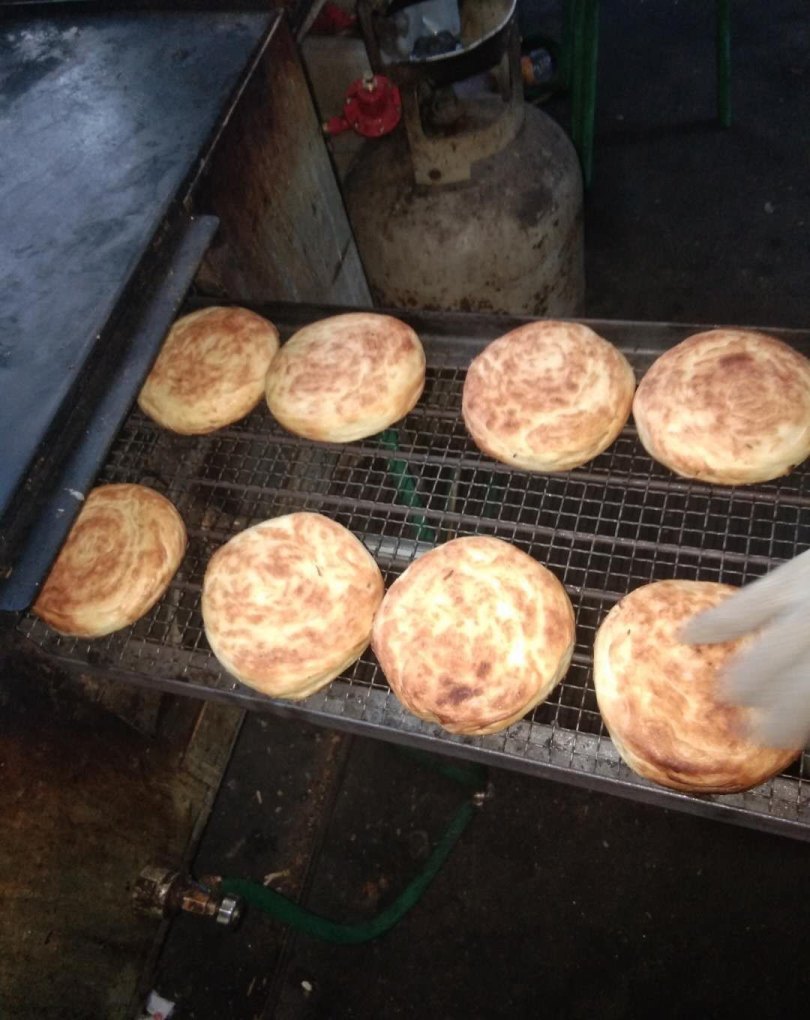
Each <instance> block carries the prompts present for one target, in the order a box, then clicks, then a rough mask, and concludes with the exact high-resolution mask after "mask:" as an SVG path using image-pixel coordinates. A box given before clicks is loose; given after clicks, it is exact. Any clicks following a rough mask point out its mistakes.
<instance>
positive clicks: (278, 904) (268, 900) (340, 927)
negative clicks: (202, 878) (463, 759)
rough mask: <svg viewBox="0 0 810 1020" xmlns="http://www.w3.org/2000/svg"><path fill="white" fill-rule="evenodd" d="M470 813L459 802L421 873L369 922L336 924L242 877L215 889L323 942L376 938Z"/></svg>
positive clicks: (429, 876)
mask: <svg viewBox="0 0 810 1020" xmlns="http://www.w3.org/2000/svg"><path fill="white" fill-rule="evenodd" d="M474 812H475V807H474V805H473V803H472V801H471V800H468V801H467V802H466V803H465V804H462V805H461V808H460V809H459V810H458V812H457V813H456V815H455V817H454V818H453V820H452V822H451V823H450V825H449V826H448V828H447V829H446V831H445V833H444V835H443V836H442V838H441V839H440V840H439V842H438V843H437V844H436V846H435V847H434V849H433V852H432V853H431V855H430V857H429V858H428V860H427V864H426V865H425V867H424V869H423V870H422V872H421V874H419V875H417V877H416V878H415V879H414V880H413V881H412V882H411V883H410V884H409V885H407V886H406V887H405V889H404V890H403V891H402V892H401V893H400V894H399V896H397V898H396V899H395V900H394V902H393V903H392V904H391V906H390V907H387V908H386V909H385V910H383V911H382V912H381V913H379V914H377V916H376V917H372V918H371V920H369V921H359V922H358V923H356V924H339V923H338V922H337V921H330V920H329V919H328V918H326V917H321V915H320V914H315V913H313V911H311V910H307V909H306V908H305V907H299V906H298V904H297V903H293V901H292V900H288V899H287V897H286V896H282V895H281V893H277V892H274V891H273V890H272V889H268V888H266V887H265V886H263V885H259V884H258V883H257V882H249V881H247V880H246V879H243V878H223V879H222V882H221V883H220V886H219V888H220V889H221V891H222V892H224V893H230V894H231V895H236V896H241V897H243V899H244V900H246V902H248V903H250V904H252V906H254V907H258V909H259V910H263V911H264V912H265V913H266V914H270V915H271V916H272V917H275V918H276V920H278V921H281V922H282V923H283V924H289V925H291V926H292V927H293V928H297V929H298V931H303V932H305V933H306V934H307V935H312V936H314V937H315V938H317V939H321V940H322V941H324V942H334V943H336V944H337V945H342V946H357V945H360V944H361V943H363V942H370V941H371V940H372V939H376V938H379V937H380V935H384V934H385V933H386V932H387V931H390V930H391V928H393V927H394V925H396V924H397V923H398V922H399V921H401V920H402V918H403V917H404V916H405V915H406V914H407V913H408V911H409V910H410V909H411V908H412V907H413V906H415V905H416V904H417V903H418V902H419V900H420V899H421V897H422V895H423V893H424V892H425V890H426V889H427V887H428V886H429V885H430V883H431V882H432V881H433V879H434V878H435V877H436V875H437V874H438V873H439V871H440V869H441V867H442V865H443V864H444V862H445V861H446V860H447V858H448V856H449V854H450V851H451V850H452V849H453V847H454V846H455V845H456V843H457V842H458V839H459V837H460V836H461V834H462V833H463V832H464V830H465V829H466V828H467V826H468V824H469V822H470V819H471V818H472V816H473V813H474Z"/></svg>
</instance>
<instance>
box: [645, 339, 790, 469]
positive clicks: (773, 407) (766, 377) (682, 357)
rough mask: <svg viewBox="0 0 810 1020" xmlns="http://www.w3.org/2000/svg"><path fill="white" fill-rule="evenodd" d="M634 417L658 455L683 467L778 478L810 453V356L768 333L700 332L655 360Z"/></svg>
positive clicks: (670, 464)
mask: <svg viewBox="0 0 810 1020" xmlns="http://www.w3.org/2000/svg"><path fill="white" fill-rule="evenodd" d="M633 417H634V418H635V421H636V426H637V427H638V434H639V438H640V439H641V442H642V443H643V444H644V448H645V449H646V450H647V452H648V453H649V454H650V456H651V457H653V458H654V459H655V460H658V461H660V462H661V463H662V464H665V465H666V466H667V467H668V468H669V469H670V470H671V471H674V472H675V473H676V474H679V475H683V476H685V477H686V478H698V479H700V480H701V481H704V482H714V483H716V484H719V485H742V484H747V483H753V482H765V481H768V480H769V479H771V478H778V477H780V476H781V475H785V474H787V473H788V472H789V471H791V470H792V469H793V468H794V467H796V465H798V464H801V463H802V461H803V460H805V459H806V458H807V457H808V455H810V361H808V359H807V358H805V357H803V356H802V355H801V354H799V353H798V351H794V350H793V348H792V347H788V345H787V344H784V343H782V341H781V340H776V339H775V338H774V337H771V336H766V335H765V334H764V333H755V332H752V331H750V330H742V329H712V330H709V331H707V332H705V333H697V334H695V335H694V336H691V337H689V338H688V339H687V340H684V341H683V342H682V343H680V344H678V345H677V347H673V348H672V349H671V350H669V351H667V352H666V353H665V354H662V355H661V357H660V358H658V360H657V361H655V362H654V364H653V365H652V367H651V368H650V370H649V371H648V372H647V374H646V375H645V376H644V378H643V379H642V380H641V383H640V384H639V387H638V391H637V392H636V397H635V401H634V403H633Z"/></svg>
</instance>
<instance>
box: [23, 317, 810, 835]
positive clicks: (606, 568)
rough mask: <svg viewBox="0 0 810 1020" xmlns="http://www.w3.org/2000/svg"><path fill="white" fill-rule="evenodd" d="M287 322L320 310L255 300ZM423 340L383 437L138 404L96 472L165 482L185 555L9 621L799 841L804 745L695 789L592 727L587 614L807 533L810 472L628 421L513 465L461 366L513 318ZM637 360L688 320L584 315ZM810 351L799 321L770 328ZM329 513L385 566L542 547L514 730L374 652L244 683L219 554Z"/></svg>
mask: <svg viewBox="0 0 810 1020" xmlns="http://www.w3.org/2000/svg"><path fill="white" fill-rule="evenodd" d="M256 310H257V311H259V312H261V313H262V314H265V315H267V316H268V317H269V318H271V319H273V320H274V321H275V322H277V323H278V325H279V327H280V328H281V330H282V335H288V334H289V333H290V332H291V331H292V330H293V329H294V328H296V327H297V326H298V325H300V324H301V323H302V322H306V321H313V320H314V319H316V318H318V317H320V316H322V315H325V314H328V312H329V311H330V310H329V309H322V308H312V307H306V306H286V307H285V306H268V307H264V308H262V307H257V309H256ZM404 317H405V318H407V319H408V321H410V322H412V324H413V325H414V327H415V328H416V329H417V330H418V332H419V333H420V336H421V337H422V338H423V341H424V343H425V348H426V351H427V358H428V374H427V385H426V388H425V393H424V396H423V398H422V399H421V400H420V402H419V404H418V406H417V407H416V408H415V409H414V411H412V412H411V414H409V415H408V417H407V418H406V419H404V421H402V422H401V423H399V424H398V425H397V426H396V427H395V428H394V429H390V430H388V431H387V432H386V433H383V434H382V435H381V436H378V437H374V438H371V439H367V440H364V441H362V442H358V443H353V444H349V445H328V444H320V443H312V442H307V441H303V440H299V439H297V438H295V437H293V436H291V435H289V434H287V433H285V432H283V431H282V430H281V429H280V428H279V427H278V426H277V425H276V424H275V423H274V422H273V421H272V419H271V418H270V416H269V414H268V412H267V410H266V408H265V407H264V406H260V407H259V408H257V410H256V411H255V412H254V413H253V414H251V415H250V416H249V417H248V418H246V419H245V420H244V421H242V422H241V423H239V424H237V425H235V426H233V427H231V428H228V429H225V430H223V431H220V432H217V433H215V434H213V435H210V436H204V437H197V438H189V437H182V436H176V435H173V434H171V433H169V432H166V431H164V430H163V429H161V428H159V427H157V426H156V425H154V424H152V423H151V422H150V421H148V420H147V419H145V418H144V417H143V416H142V415H141V414H140V413H138V412H137V411H134V412H133V413H132V414H131V416H130V417H129V419H128V421H127V422H126V424H125V426H124V428H123V430H122V432H121V434H120V436H119V438H118V440H117V441H116V443H115V446H114V447H113V449H112V451H111V454H110V456H109V458H108V461H107V463H106V466H105V468H104V470H103V474H102V477H101V481H104V482H121V481H130V482H141V483H144V484H146V485H151V486H153V487H155V488H157V489H159V490H160V491H162V492H164V493H165V494H166V495H167V496H168V497H169V498H170V499H172V500H173V502H174V503H175V504H176V506H177V507H178V509H179V510H180V512H181V513H182V515H183V517H184V519H185V521H186V524H187V526H188V529H189V536H190V544H189V550H188V554H187V556H186V558H185V560H184V562H183V565H182V567H181V569H180V572H179V573H178V575H177V577H176V578H175V580H174V581H173V583H172V585H171V588H170V590H169V592H168V593H167V595H166V596H165V597H164V598H163V600H162V601H161V602H160V603H159V604H158V605H157V606H156V607H155V608H154V609H153V610H152V611H151V612H150V613H149V614H148V615H147V616H146V617H145V618H144V619H142V620H140V621H139V622H138V623H136V624H135V625H134V626H132V627H130V628H128V629H127V630H125V631H121V632H119V633H117V634H114V635H111V636H110V637H108V638H104V639H101V640H98V641H93V642H86V641H78V640H75V639H67V638H62V637H59V636H58V635H56V634H54V632H53V631H51V630H50V629H49V628H48V627H46V626H45V625H44V624H42V623H41V622H39V621H37V620H36V618H34V617H33V616H25V617H22V618H21V619H20V623H19V629H20V631H21V632H22V634H23V635H25V637H26V638H28V639H29V640H30V641H32V642H35V643H36V645H37V646H39V648H41V649H43V650H45V651H46V652H48V653H49V654H50V655H52V656H53V657H55V658H56V659H58V660H59V661H60V662H61V663H62V664H63V665H65V666H67V667H70V668H72V669H75V670H80V671H83V672H88V671H91V672H92V671H98V672H101V673H103V674H105V675H106V676H108V677H115V678H121V679H124V680H129V681H134V682H136V683H139V684H144V685H147V686H154V687H158V688H162V689H164V690H168V691H173V692H178V693H185V694H189V695H194V696H200V697H207V698H216V699H219V700H223V701H229V702H234V703H237V704H239V705H242V706H244V707H247V708H250V709H256V710H264V711H272V712H276V713H278V714H281V715H285V716H288V717H298V718H302V719H307V720H310V721H312V722H316V723H320V724H323V725H327V726H333V727H336V728H339V729H343V730H349V731H352V732H355V733H361V734H365V735H368V736H375V737H380V738H383V739H387V740H392V741H396V742H399V743H407V744H414V745H420V746H422V747H426V748H428V749H431V750H434V751H437V752H441V753H447V754H453V755H458V756H461V757H467V758H474V759H477V760H479V761H483V762H485V763H488V764H491V765H495V766H499V767H505V768H511V769H517V770H520V771H522V772H528V773H532V774H535V775H540V776H546V777H550V778H556V779H560V780H564V781H567V782H571V783H575V784H578V785H581V786H588V787H593V788H595V789H600V790H603V791H605V792H608V793H617V794H621V795H623V796H627V797H631V798H635V799H637V800H641V801H647V802H654V803H657V804H660V805H662V806H666V807H672V808H678V809H681V810H685V811H690V812H694V813H696V814H701V815H708V816H711V817H714V818H718V819H723V820H727V821H733V822H736V823H739V824H743V825H748V826H751V827H755V828H760V829H767V830H770V831H774V832H780V833H783V834H787V835H790V836H794V837H796V838H800V839H810V757H809V756H808V755H803V756H802V759H801V760H800V761H799V762H797V763H795V765H794V766H793V767H792V768H791V769H790V770H789V771H788V772H786V773H785V774H784V775H782V776H780V777H777V778H776V779H774V780H772V781H771V782H769V783H766V784H763V785H762V786H759V787H757V788H756V789H754V790H751V791H749V792H747V793H743V794H736V795H730V796H729V795H723V796H700V797H697V796H689V795H684V794H678V793H674V792H670V791H667V790H664V789H662V788H659V787H656V786H654V785H653V784H651V783H649V782H647V781H645V780H643V779H641V778H639V777H637V776H636V775H635V774H634V773H633V772H631V771H630V770H629V769H628V768H627V767H626V766H625V765H624V764H623V762H622V761H621V759H620V758H619V756H618V753H617V752H616V750H615V748H614V747H613V744H612V743H611V741H610V739H609V737H608V736H607V734H606V731H605V730H604V727H603V725H602V721H601V719H600V716H599V712H598V710H597V705H596V698H595V695H594V690H593V685H592V681H591V666H590V664H591V648H592V644H593V637H594V632H595V630H596V628H597V626H598V625H599V623H600V621H601V620H602V619H603V617H604V615H605V613H606V612H607V611H608V609H609V608H610V607H611V606H612V605H613V604H614V602H616V600H617V599H619V598H620V597H621V596H622V595H624V594H625V593H626V592H628V591H630V590H631V589H633V588H635V587H637V586H638V585H641V584H644V583H646V582H649V581H653V580H656V579H662V578H670V577H682V578H700V579H704V580H712V581H725V582H728V583H731V584H742V583H744V582H746V581H749V580H751V579H753V578H754V577H756V576H758V575H759V574H762V573H764V572H765V571H766V570H767V569H768V568H769V567H771V566H772V565H773V564H774V563H777V562H778V561H780V560H784V559H787V558H790V557H792V556H793V555H795V553H796V552H798V551H800V550H802V549H804V548H806V547H808V546H809V545H810V510H808V507H810V474H809V473H808V470H807V469H806V468H800V469H799V470H797V471H796V472H794V473H793V474H792V475H791V476H789V477H787V478H784V479H781V480H779V481H778V482H772V483H768V484H765V485H758V486H752V487H746V488H725V487H720V486H707V485H702V484H699V483H697V482H690V481H686V480H683V479H678V478H675V477H674V476H673V475H672V474H671V473H670V472H668V471H667V470H666V469H664V468H663V467H661V466H659V465H657V464H655V463H654V462H653V461H651V460H650V458H649V457H648V456H647V454H646V453H645V452H644V450H643V448H642V447H641V445H640V444H639V442H638V440H637V437H636V433H635V430H634V428H633V427H632V425H630V426H628V427H627V428H626V429H625V430H624V432H623V433H622V435H621V436H620V438H619V439H618V440H617V442H616V443H615V444H614V445H613V446H612V447H611V449H609V450H608V451H607V452H606V453H604V454H602V455H601V456H600V457H598V458H596V459H595V460H594V461H593V462H591V463H590V464H588V465H587V466H586V467H584V468H582V469H580V470H576V471H571V472H567V473H565V474H557V475H531V474H526V473H523V472H519V471H510V470H509V469H508V468H506V467H504V466H503V465H500V464H497V463H495V462H493V461H491V460H489V459H488V458H486V457H485V456H483V455H482V454H481V453H479V451H478V450H477V449H476V447H475V446H474V445H473V443H472V441H471V440H470V439H469V438H468V437H467V435H466V432H465V429H464V425H463V423H462V421H461V419H460V413H459V411H460V403H461V387H462V383H463V379H464V372H465V367H466V365H467V364H468V363H469V361H470V359H471V357H472V356H473V355H474V354H475V352H476V351H478V350H479V349H480V348H481V347H482V346H483V345H484V344H485V343H486V342H488V341H489V340H491V339H493V338H494V337H496V336H498V335H500V334H501V333H502V332H504V331H505V330H506V329H508V328H511V327H512V326H513V325H514V324H515V323H517V322H519V321H521V320H517V319H507V318H496V317H480V316H461V315H409V316H404ZM591 325H592V326H593V327H594V328H595V329H597V330H598V331H599V332H600V333H601V334H602V335H604V336H606V337H607V338H608V339H610V340H611V341H613V342H614V343H616V344H617V345H618V346H619V347H620V348H621V349H622V350H623V351H624V352H625V353H626V354H627V356H628V357H629V358H630V360H631V362H632V363H633V365H634V367H635V369H636V372H637V374H638V375H640V374H641V373H643V371H644V370H645V369H646V368H647V366H648V365H649V364H650V363H651V361H652V360H653V359H654V358H655V357H656V356H657V355H658V354H659V353H660V352H661V351H662V350H663V349H664V348H666V347H668V346H671V345H672V344H673V343H675V342H677V341H678V340H680V339H682V338H683V337H684V336H686V335H688V334H689V333H690V332H694V331H695V330H696V329H697V328H698V327H690V326H672V325H662V324H641V323H622V322H592V323H591ZM770 332H772V333H777V334H779V335H781V336H782V337H783V338H784V339H786V340H788V341H789V342H791V343H792V344H793V345H794V346H796V347H797V348H799V349H800V350H803V351H805V352H810V336H808V334H800V333H795V332H787V331H780V330H771V331H770ZM301 509H309V510H317V511H321V512H323V513H325V514H327V515H329V516H330V517H332V518H334V519H335V520H338V521H340V522H341V523H342V524H344V525H346V527H348V528H350V529H351V530H352V531H353V532H354V533H355V534H356V535H358V536H359V537H360V538H361V539H362V540H363V541H364V542H365V543H366V545H367V547H368V548H369V549H370V550H371V552H372V553H373V554H374V555H375V557H376V558H377V560H378V562H379V563H380V566H381V567H382V569H383V572H384V573H385V575H386V580H387V582H390V581H391V580H393V578H394V577H395V576H396V575H397V574H399V573H400V572H401V571H402V570H403V569H404V568H405V567H406V566H407V565H408V564H409V563H410V562H411V561H412V560H413V558H414V556H415V555H416V554H417V553H418V552H419V551H423V550H425V549H427V548H429V547H430V546H432V545H433V544H435V543H437V542H444V541H447V540H449V539H451V538H454V537H456V536H458V535H471V534H476V533H482V534H491V535H498V536H500V537H501V538H504V539H506V540H508V541H510V542H514V543H515V544H516V545H517V546H519V547H520V548H521V549H524V550H525V551H526V552H528V553H529V554H531V555H532V556H535V557H536V558H537V559H538V560H540V561H541V562H543V563H545V564H546V565H548V566H549V567H550V568H551V569H552V570H553V571H554V572H555V573H556V574H557V575H558V576H559V577H560V578H561V579H562V580H563V582H564V584H565V586H566V589H567V590H568V592H569V594H570V596H571V599H572V601H573V603H574V607H575V609H576V613H577V645H576V650H575V653H574V660H573V664H572V666H571V669H570V671H569V673H568V675H567V677H566V678H565V681H564V682H563V683H562V684H561V685H560V686H559V687H558V688H557V690H556V691H554V693H553V694H552V695H551V697H550V698H549V699H548V701H546V702H545V703H544V704H543V705H540V706H539V707H538V708H536V709H535V710H534V711H533V712H532V713H531V714H530V715H529V716H527V717H526V718H525V719H523V720H521V721H520V722H518V723H516V724H515V725H514V726H511V727H510V728H509V729H508V730H506V731H504V732H502V733H498V734H494V735H491V736H486V737H457V736H452V735H449V734H447V733H445V732H444V731H443V730H441V729H440V728H439V727H437V726H434V725H428V724H426V723H423V722H421V721H420V720H418V719H416V718H414V717H413V716H411V715H410V714H409V713H407V712H405V711H404V710H403V709H402V708H401V707H400V705H399V703H398V702H397V700H396V698H395V697H394V696H393V694H391V692H390V690H389V688H388V686H387V684H386V681H385V678H384V677H383V675H382V673H381V671H380V669H379V667H378V665H377V663H376V661H375V659H374V657H373V655H372V654H371V652H368V653H366V654H365V655H364V656H363V657H362V658H361V659H360V661H359V662H357V663H356V664H355V665H354V666H353V667H352V668H351V669H349V670H348V671H347V672H346V673H345V674H344V675H343V676H342V677H341V678H340V679H339V680H336V681H334V682H333V683H332V684H331V685H329V686H328V687H327V688H326V689H325V690H323V691H321V692H319V693H318V694H316V695H314V696H313V697H310V698H308V699H307V700H306V701H304V702H301V703H298V704H291V703H284V702H279V701H274V700H271V699H269V698H266V697H264V696H262V695H260V694H257V693H256V692H254V691H251V690H250V689H248V688H246V687H244V686H242V685H240V684H238V683H236V682H235V681H234V680H233V678H232V677H230V676H229V675H228V674H227V673H225V672H224V670H222V669H221V668H220V667H219V665H218V663H217V662H216V660H215V659H214V658H213V656H212V654H211V652H210V651H209V649H208V645H207V643H206V640H205V636H204V633H203V628H202V620H201V617H200V610H199V598H200V586H201V582H202V577H203V573H204V570H205V565H206V563H207V561H208V559H209V557H210V555H211V553H212V552H213V551H214V550H215V549H216V548H217V547H218V546H219V545H220V544H222V543H223V542H225V541H226V540H227V539H228V538H229V537H230V536H231V535H233V534H234V533H235V532H237V531H239V530H241V529H243V528H245V527H248V526H249V525H251V524H254V523H256V522H258V521H260V520H264V519H266V518H268V517H271V516H274V515H277V514H282V513H288V512H290V511H293V510H301Z"/></svg>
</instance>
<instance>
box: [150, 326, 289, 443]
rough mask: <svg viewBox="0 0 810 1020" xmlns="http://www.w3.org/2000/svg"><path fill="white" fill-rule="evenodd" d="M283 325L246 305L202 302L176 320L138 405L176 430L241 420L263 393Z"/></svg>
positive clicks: (198, 430) (202, 429) (189, 431)
mask: <svg viewBox="0 0 810 1020" xmlns="http://www.w3.org/2000/svg"><path fill="white" fill-rule="evenodd" d="M277 350H278V330H277V329H276V327H275V326H274V325H273V324H272V322H268V321H267V319H263V318H262V317H261V316H260V315H256V314H255V313H254V312H249V311H248V310H247V309H246V308H230V307H228V308H222V307H213V308H202V309H200V311H198V312H192V313H191V314H190V315H184V316H183V317H182V318H181V319H178V320H177V322H175V324H174V325H173V326H172V328H171V330H170V331H169V335H168V336H167V337H166V340H165V341H164V343H163V347H162V348H161V351H160V354H158V357H157V360H156V361H155V363H154V365H153V366H152V371H151V372H150V373H149V375H148V376H147V379H146V382H145V383H144V384H143V388H142V389H141V392H140V395H139V397H138V406H139V407H140V409H141V410H142V411H143V412H144V414H147V415H149V417H150V418H152V419H153V420H154V421H156V422H157V423H158V424H159V425H162V426H163V427H164V428H167V429H171V430H172V432H180V433H182V434H183V435H203V434H205V433H206V432H213V431H214V430H215V429H220V428H224V427H225V426H226V425H230V424H231V423H232V422H235V421H239V419H240V418H244V417H245V415H246V414H248V413H249V412H250V411H252V410H253V408H254V407H255V406H256V405H257V404H258V403H259V401H260V400H261V399H262V394H263V393H264V381H265V378H266V376H267V369H268V368H269V367H270V363H271V361H272V360H273V357H274V356H275V354H276V351H277Z"/></svg>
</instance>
